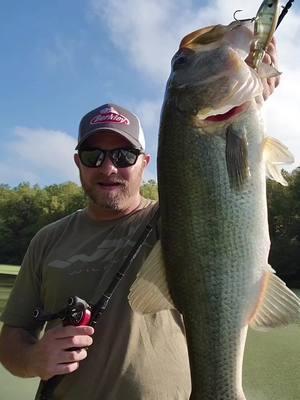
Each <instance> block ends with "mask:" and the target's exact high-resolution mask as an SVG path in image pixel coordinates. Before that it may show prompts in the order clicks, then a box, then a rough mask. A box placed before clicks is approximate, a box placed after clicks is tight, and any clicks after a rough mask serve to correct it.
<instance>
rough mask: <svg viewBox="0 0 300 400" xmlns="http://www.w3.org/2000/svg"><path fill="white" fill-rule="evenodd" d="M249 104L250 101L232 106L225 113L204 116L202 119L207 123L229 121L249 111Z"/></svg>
mask: <svg viewBox="0 0 300 400" xmlns="http://www.w3.org/2000/svg"><path fill="white" fill-rule="evenodd" d="M249 105H250V102H246V103H243V104H241V105H239V106H235V107H233V108H231V109H230V110H229V111H227V112H225V113H223V114H215V115H210V116H209V117H207V118H204V119H203V120H202V121H203V122H204V123H205V124H215V123H223V122H227V121H228V120H230V119H234V118H236V117H237V116H238V115H240V114H242V113H244V112H245V111H247V110H248V108H249Z"/></svg>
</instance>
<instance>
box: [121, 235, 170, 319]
mask: <svg viewBox="0 0 300 400" xmlns="http://www.w3.org/2000/svg"><path fill="white" fill-rule="evenodd" d="M128 299H129V304H130V306H131V308H132V309H133V310H134V311H136V312H138V313H140V314H147V313H155V312H158V311H161V310H167V309H173V308H175V306H174V304H173V301H172V299H171V296H170V293H169V289H168V284H167V279H166V271H165V265H164V260H163V256H162V249H161V243H160V241H158V242H157V243H156V244H155V246H154V247H153V249H152V251H151V253H150V254H149V256H148V258H147V259H146V261H145V263H144V264H143V266H142V269H141V270H140V272H139V273H138V275H137V278H136V280H135V282H134V283H133V285H132V286H131V288H130V292H129V296H128Z"/></svg>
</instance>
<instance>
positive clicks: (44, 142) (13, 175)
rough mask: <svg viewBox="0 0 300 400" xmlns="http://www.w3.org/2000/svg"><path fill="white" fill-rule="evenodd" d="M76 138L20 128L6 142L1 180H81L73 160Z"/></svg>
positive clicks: (53, 181) (31, 181)
mask: <svg viewBox="0 0 300 400" xmlns="http://www.w3.org/2000/svg"><path fill="white" fill-rule="evenodd" d="M75 146H76V140H75V139H74V138H73V137H71V136H70V135H68V134H67V133H65V132H60V131H54V130H47V129H31V128H27V127H17V128H15V130H14V132H13V139H12V140H11V141H10V142H9V143H8V144H6V146H5V147H6V162H5V166H4V168H1V167H0V170H1V175H0V181H1V182H4V183H5V182H15V183H16V184H17V183H19V182H22V181H29V182H30V183H32V184H35V183H40V184H44V183H45V181H48V182H47V184H48V183H57V182H65V181H69V180H70V181H75V182H79V180H78V174H77V168H76V166H75V164H74V162H73V153H74V149H75Z"/></svg>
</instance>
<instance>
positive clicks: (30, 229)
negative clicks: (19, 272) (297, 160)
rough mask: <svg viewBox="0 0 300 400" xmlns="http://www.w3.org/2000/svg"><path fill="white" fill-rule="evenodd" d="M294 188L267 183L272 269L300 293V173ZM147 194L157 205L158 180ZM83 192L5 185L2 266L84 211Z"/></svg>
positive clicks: (0, 204) (291, 178) (68, 186)
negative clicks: (48, 228)
mask: <svg viewBox="0 0 300 400" xmlns="http://www.w3.org/2000/svg"><path fill="white" fill-rule="evenodd" d="M284 174H285V178H286V180H287V181H288V183H289V185H288V187H283V186H281V185H279V184H278V183H276V182H273V181H269V180H268V182H267V197H268V210H269V229H270V236H271V243H272V245H271V252H270V258H269V261H270V265H272V267H273V268H274V269H275V270H276V271H277V273H278V275H279V276H281V277H282V279H284V280H285V282H287V284H289V285H292V286H293V287H300V168H297V169H296V170H294V171H293V172H292V173H287V172H284ZM141 193H142V194H143V196H145V197H146V198H151V199H155V200H156V199H157V198H158V193H157V184H156V182H155V181H154V180H149V181H148V182H145V183H143V185H142V188H141ZM85 205H86V198H85V196H84V193H83V191H82V189H81V187H80V186H78V185H77V184H75V183H72V182H67V183H63V184H57V185H50V186H46V187H43V188H41V187H40V186H38V185H35V186H31V185H30V184H28V183H21V184H20V185H18V186H16V187H13V188H11V187H9V186H8V185H0V264H15V265H20V264H21V261H22V258H23V256H24V254H25V251H26V249H27V246H28V244H29V242H30V240H31V238H32V237H33V236H34V234H35V233H36V232H37V231H38V230H39V229H40V228H41V227H43V226H45V225H46V224H48V223H50V222H53V221H55V220H57V219H59V218H62V217H64V216H65V215H67V214H69V213H72V212H73V211H75V210H78V209H80V208H84V207H85Z"/></svg>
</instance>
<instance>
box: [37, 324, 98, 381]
mask: <svg viewBox="0 0 300 400" xmlns="http://www.w3.org/2000/svg"><path fill="white" fill-rule="evenodd" d="M93 333H94V329H93V328H92V327H91V326H71V325H69V326H64V327H61V326H59V327H55V328H53V329H49V331H47V332H46V333H45V335H44V336H43V337H42V338H41V339H40V340H39V341H37V342H36V343H35V344H34V345H32V348H31V354H30V370H31V374H33V375H34V376H39V377H40V378H41V379H43V380H48V379H50V378H52V377H53V376H55V375H63V374H69V373H71V372H73V371H75V370H76V369H77V368H78V367H79V363H80V361H81V360H84V359H85V358H86V357H87V350H86V348H87V347H88V346H90V345H91V344H92V343H93V339H92V338H91V335H93ZM74 348H76V349H74ZM68 349H72V350H68Z"/></svg>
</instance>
